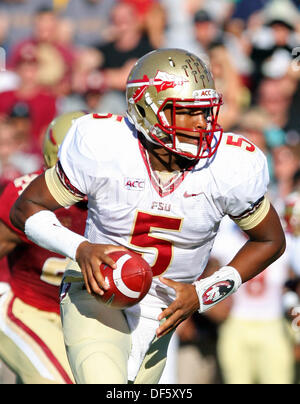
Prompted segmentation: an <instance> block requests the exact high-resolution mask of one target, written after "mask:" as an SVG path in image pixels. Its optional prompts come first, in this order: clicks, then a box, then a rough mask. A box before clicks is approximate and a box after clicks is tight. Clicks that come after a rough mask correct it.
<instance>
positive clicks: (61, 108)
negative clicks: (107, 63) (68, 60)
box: [56, 47, 126, 114]
mask: <svg viewBox="0 0 300 404" xmlns="http://www.w3.org/2000/svg"><path fill="white" fill-rule="evenodd" d="M101 63H102V57H101V54H100V53H99V52H98V51H97V49H94V48H87V47H86V48H81V49H80V50H79V51H78V53H77V57H76V60H75V63H74V65H73V69H72V78H71V87H70V91H69V93H67V94H66V95H65V96H61V97H59V99H58V101H57V104H56V105H57V113H58V114H62V113H66V112H72V111H79V110H82V111H87V112H98V113H107V112H108V111H109V112H110V113H115V114H124V113H125V111H126V103H125V101H124V97H120V95H119V93H118V92H114V91H108V90H109V88H108V83H107V81H106V80H105V76H104V75H103V74H102V72H101V71H99V70H98V67H99V65H100V64H101Z"/></svg>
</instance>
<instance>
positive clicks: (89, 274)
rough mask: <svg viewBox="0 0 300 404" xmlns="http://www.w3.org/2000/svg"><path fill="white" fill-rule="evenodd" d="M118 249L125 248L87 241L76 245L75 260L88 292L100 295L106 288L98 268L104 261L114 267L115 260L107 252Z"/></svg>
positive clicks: (123, 248) (123, 249)
mask: <svg viewBox="0 0 300 404" xmlns="http://www.w3.org/2000/svg"><path fill="white" fill-rule="evenodd" d="M120 250H122V251H126V248H125V247H120V246H116V245H111V244H92V243H89V242H88V241H84V242H83V243H81V244H80V245H79V246H78V248H77V252H76V261H77V262H78V264H79V266H80V268H81V272H82V275H83V279H84V283H85V286H86V289H87V291H88V293H90V294H96V295H101V296H102V295H103V294H104V291H105V290H108V288H109V286H108V285H107V284H106V283H105V280H104V278H103V276H102V274H101V272H100V269H99V268H100V265H101V264H102V263H104V264H106V265H109V266H110V267H112V268H113V269H115V268H116V264H115V262H114V261H113V259H112V258H111V257H109V256H108V255H107V254H109V253H110V252H113V251H120Z"/></svg>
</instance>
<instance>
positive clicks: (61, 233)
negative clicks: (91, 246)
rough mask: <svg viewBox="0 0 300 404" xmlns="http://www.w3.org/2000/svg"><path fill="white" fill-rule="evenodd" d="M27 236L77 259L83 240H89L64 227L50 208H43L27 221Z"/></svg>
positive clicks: (48, 247) (40, 244)
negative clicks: (78, 249) (77, 252)
mask: <svg viewBox="0 0 300 404" xmlns="http://www.w3.org/2000/svg"><path fill="white" fill-rule="evenodd" d="M24 232H25V234H26V236H27V237H28V238H29V240H31V241H33V242H34V243H35V244H38V245H39V246H40V247H43V248H46V249H47V250H50V251H53V252H55V253H57V254H60V255H63V256H65V257H69V258H71V259H72V260H74V261H76V251H77V248H78V246H79V244H81V243H82V242H83V241H88V239H86V238H85V237H83V236H81V235H80V234H77V233H74V232H73V231H71V230H69V229H68V228H67V227H64V226H63V225H62V224H61V223H60V221H59V220H58V219H57V217H56V215H55V213H53V212H51V211H50V210H41V211H39V212H37V213H35V214H34V215H32V216H29V218H28V219H27V220H26V222H25V230H24Z"/></svg>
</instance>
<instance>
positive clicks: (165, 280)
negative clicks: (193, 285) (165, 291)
mask: <svg viewBox="0 0 300 404" xmlns="http://www.w3.org/2000/svg"><path fill="white" fill-rule="evenodd" d="M159 280H160V281H161V282H162V283H164V284H165V285H167V286H169V287H170V288H173V289H176V287H177V286H178V285H179V282H176V281H173V280H172V279H168V278H163V277H162V276H160V277H159Z"/></svg>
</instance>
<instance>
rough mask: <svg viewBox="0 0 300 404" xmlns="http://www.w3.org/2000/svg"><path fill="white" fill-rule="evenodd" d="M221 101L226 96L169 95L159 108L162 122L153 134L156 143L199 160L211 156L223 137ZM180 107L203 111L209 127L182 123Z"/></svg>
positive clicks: (186, 110)
mask: <svg viewBox="0 0 300 404" xmlns="http://www.w3.org/2000/svg"><path fill="white" fill-rule="evenodd" d="M221 104H222V100H221V99H219V98H211V99H207V100H204V101H203V100H198V99H184V100H182V99H176V98H172V99H171V98H168V99H166V100H165V102H164V104H163V105H162V106H161V107H160V108H159V110H158V112H157V120H158V123H156V124H155V125H154V127H153V129H152V130H150V133H149V134H150V136H151V137H152V139H153V140H154V142H155V143H158V144H160V145H161V146H163V147H165V148H166V149H168V150H169V151H171V152H173V153H176V154H179V155H180V156H182V157H185V158H188V159H197V160H198V159H201V158H209V157H211V156H212V155H213V154H214V153H215V151H216V149H217V147H218V145H219V143H220V140H221V134H222V128H221V127H220V126H219V125H218V123H217V120H218V114H219V110H220V106H221ZM180 110H184V111H185V112H184V113H190V114H194V113H195V114H197V113H199V110H200V111H202V113H203V114H204V118H205V121H206V127H205V128H197V129H195V128H190V127H189V128H187V127H182V126H179V125H178V124H177V121H178V119H177V118H176V115H177V113H178V111H180ZM196 135H198V136H196ZM179 137H180V138H181V140H179ZM184 140H186V141H184Z"/></svg>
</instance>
